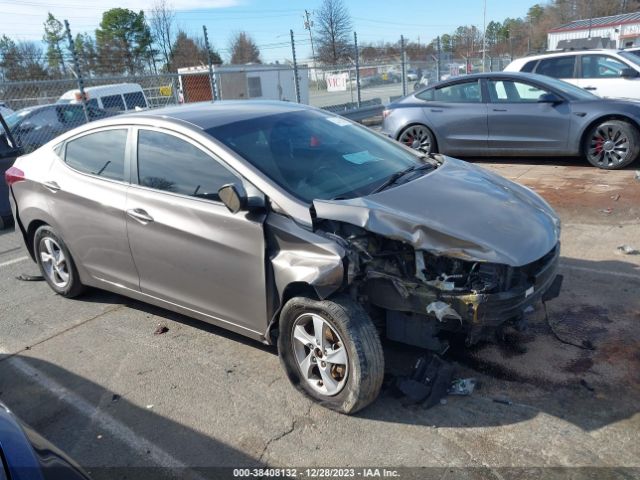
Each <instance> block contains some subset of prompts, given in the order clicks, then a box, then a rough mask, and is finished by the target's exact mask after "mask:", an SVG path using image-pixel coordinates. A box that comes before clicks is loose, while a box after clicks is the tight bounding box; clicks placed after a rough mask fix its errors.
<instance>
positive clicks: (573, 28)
mask: <svg viewBox="0 0 640 480" xmlns="http://www.w3.org/2000/svg"><path fill="white" fill-rule="evenodd" d="M583 38H602V39H609V40H610V41H611V44H612V46H613V47H614V48H625V47H635V46H640V12H635V13H625V14H622V15H612V16H610V17H600V18H591V19H585V20H575V21H573V22H570V23H567V24H565V25H561V26H559V27H557V28H554V29H552V30H550V31H549V33H548V34H547V43H548V49H549V50H558V49H562V43H560V42H563V41H567V40H569V41H571V40H576V39H583ZM559 43H560V45H558V44H559ZM563 43H565V42H563Z"/></svg>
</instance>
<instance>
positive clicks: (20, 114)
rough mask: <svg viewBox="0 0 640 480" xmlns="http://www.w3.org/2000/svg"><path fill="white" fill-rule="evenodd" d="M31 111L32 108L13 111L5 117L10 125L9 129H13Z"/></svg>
mask: <svg viewBox="0 0 640 480" xmlns="http://www.w3.org/2000/svg"><path fill="white" fill-rule="evenodd" d="M30 113H31V110H19V111H17V112H14V113H12V114H11V115H7V116H6V117H4V121H5V122H7V127H9V130H13V128H14V127H15V126H16V125H18V124H19V123H20V122H21V121H22V120H23V119H24V117H26V116H27V115H29V114H30Z"/></svg>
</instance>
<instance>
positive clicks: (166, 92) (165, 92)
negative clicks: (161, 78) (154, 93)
mask: <svg viewBox="0 0 640 480" xmlns="http://www.w3.org/2000/svg"><path fill="white" fill-rule="evenodd" d="M159 91H160V95H162V96H163V97H170V96H171V85H165V86H162V87H160V89H159Z"/></svg>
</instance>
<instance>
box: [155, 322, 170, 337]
mask: <svg viewBox="0 0 640 480" xmlns="http://www.w3.org/2000/svg"><path fill="white" fill-rule="evenodd" d="M168 331H169V327H167V326H166V325H164V324H162V323H159V324H158V327H157V328H156V331H155V332H153V334H154V335H162V334H164V333H167V332H168Z"/></svg>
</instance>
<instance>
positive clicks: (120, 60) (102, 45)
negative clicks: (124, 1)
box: [96, 8, 151, 75]
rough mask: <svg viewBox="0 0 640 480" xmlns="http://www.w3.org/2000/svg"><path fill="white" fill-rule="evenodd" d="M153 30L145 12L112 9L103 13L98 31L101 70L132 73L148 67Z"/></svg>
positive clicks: (102, 71) (98, 52)
mask: <svg viewBox="0 0 640 480" xmlns="http://www.w3.org/2000/svg"><path fill="white" fill-rule="evenodd" d="M150 46H151V32H150V30H149V27H148V25H147V23H146V21H145V17H144V12H143V11H140V12H138V13H136V12H133V11H131V10H129V9H126V8H112V9H111V10H107V11H106V12H104V13H103V14H102V21H101V22H100V28H98V29H97V30H96V48H97V54H98V59H99V65H100V70H101V73H112V74H119V73H129V74H131V75H135V74H136V73H138V72H141V71H143V70H144V65H145V63H146V62H147V61H148V60H149V55H150V48H149V47H150Z"/></svg>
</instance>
